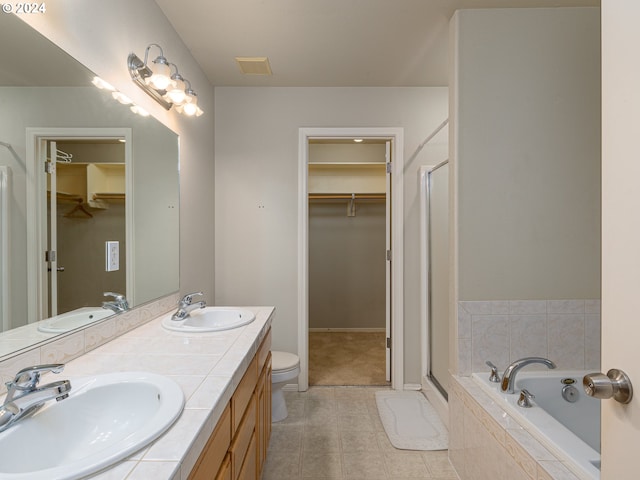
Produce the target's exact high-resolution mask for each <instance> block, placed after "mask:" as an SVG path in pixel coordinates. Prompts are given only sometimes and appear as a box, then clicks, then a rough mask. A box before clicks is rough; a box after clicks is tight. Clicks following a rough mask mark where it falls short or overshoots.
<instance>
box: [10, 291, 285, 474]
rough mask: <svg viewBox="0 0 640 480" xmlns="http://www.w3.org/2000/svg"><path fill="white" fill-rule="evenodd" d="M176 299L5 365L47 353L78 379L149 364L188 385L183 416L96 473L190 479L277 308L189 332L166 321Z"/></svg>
mask: <svg viewBox="0 0 640 480" xmlns="http://www.w3.org/2000/svg"><path fill="white" fill-rule="evenodd" d="M176 300H177V297H175V298H173V299H172V300H171V301H168V300H167V303H166V304H165V303H162V304H160V305H154V306H153V307H150V308H149V309H136V310H132V311H131V312H129V313H127V314H124V315H119V316H117V317H114V318H113V319H111V321H108V322H102V323H100V324H98V325H95V326H93V327H90V328H87V329H85V330H82V331H79V332H76V333H73V334H70V335H67V336H65V337H62V338H60V339H58V340H56V341H55V342H52V343H50V344H47V345H43V346H41V347H38V348H35V349H33V350H31V351H29V352H25V353H22V354H20V355H16V356H15V357H12V358H11V359H7V360H5V361H4V362H2V364H0V372H1V374H2V376H3V380H4V378H9V379H11V378H13V375H14V374H15V372H17V371H18V370H19V369H20V368H23V367H26V366H28V365H35V364H38V363H42V360H44V359H47V361H56V362H62V363H65V364H66V367H65V370H64V372H63V373H62V374H61V375H63V376H64V378H66V379H69V380H71V384H72V385H73V380H74V378H78V377H83V376H87V375H94V374H100V373H108V372H119V371H148V372H152V373H158V374H161V375H166V376H168V377H170V378H172V379H173V380H175V381H176V382H177V383H178V384H179V385H180V386H181V388H182V391H183V392H184V395H185V400H186V404H185V409H184V411H183V412H182V414H181V416H180V418H179V419H178V420H177V421H176V423H175V424H174V425H173V426H172V427H171V428H170V429H169V430H168V431H167V432H165V433H164V434H163V435H162V436H161V437H160V438H159V439H157V440H156V441H155V442H154V443H153V444H151V445H150V446H148V447H146V448H145V449H143V450H141V451H139V452H137V453H136V454H134V455H132V456H131V457H130V458H128V459H126V460H124V461H122V462H120V463H119V464H118V465H115V466H114V467H112V468H110V469H108V470H106V471H104V472H102V473H101V474H98V475H96V476H93V477H92V478H94V479H99V480H124V479H125V478H126V479H127V480H130V479H148V478H154V479H155V480H165V479H166V480H186V479H187V477H188V475H189V473H190V471H191V469H192V467H193V465H194V464H195V462H196V460H197V458H198V456H199V455H200V452H201V451H202V448H203V447H204V446H205V444H206V441H207V439H208V438H209V436H210V435H211V432H212V431H213V429H214V427H215V424H216V423H217V421H218V419H219V418H220V415H221V414H222V411H223V409H224V407H225V405H226V403H227V402H228V401H229V399H230V398H231V395H232V393H233V391H234V389H235V387H236V386H237V384H238V382H239V381H240V379H241V378H242V375H243V374H244V372H245V371H246V369H247V366H248V364H249V362H250V360H251V359H252V358H253V356H254V355H255V353H256V351H257V349H258V346H259V345H260V342H261V341H262V339H263V338H264V336H265V335H266V333H267V331H268V329H269V327H270V326H271V321H272V316H273V311H274V309H273V308H272V307H244V308H249V309H250V310H252V311H253V312H255V314H256V319H255V320H254V321H253V322H252V323H250V324H249V325H246V326H244V327H240V328H237V329H234V330H227V331H223V332H214V333H203V334H199V335H196V336H189V335H187V334H182V333H174V332H168V331H166V330H165V329H163V328H162V326H161V324H160V316H161V315H162V314H164V313H167V312H169V311H170V310H171V309H173V308H174V307H175V304H176ZM167 307H168V308H167ZM47 375H48V376H49V375H50V374H47Z"/></svg>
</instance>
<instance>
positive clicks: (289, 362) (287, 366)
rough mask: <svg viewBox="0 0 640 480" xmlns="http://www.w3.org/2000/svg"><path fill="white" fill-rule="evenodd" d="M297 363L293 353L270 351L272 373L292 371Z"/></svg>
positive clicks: (297, 360)
mask: <svg viewBox="0 0 640 480" xmlns="http://www.w3.org/2000/svg"><path fill="white" fill-rule="evenodd" d="M299 363H300V359H299V358H298V356H297V355H295V354H293V353H289V352H278V351H271V369H272V370H273V371H281V370H292V369H294V368H296V367H297V366H298V364H299Z"/></svg>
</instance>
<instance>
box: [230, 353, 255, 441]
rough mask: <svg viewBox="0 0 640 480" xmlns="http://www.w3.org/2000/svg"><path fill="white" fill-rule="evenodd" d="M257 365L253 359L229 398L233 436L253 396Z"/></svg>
mask: <svg viewBox="0 0 640 480" xmlns="http://www.w3.org/2000/svg"><path fill="white" fill-rule="evenodd" d="M257 365H258V362H257V358H256V357H253V360H251V363H250V364H249V368H247V371H246V372H245V374H244V376H243V377H242V380H240V383H239V384H238V388H236V391H235V392H234V393H233V397H231V425H232V426H233V435H235V432H236V430H237V429H238V426H239V425H240V421H241V420H242V416H243V415H244V412H245V410H246V409H247V405H249V401H250V400H251V395H253V390H254V389H255V388H256V382H257V381H258V367H257Z"/></svg>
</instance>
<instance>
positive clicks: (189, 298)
mask: <svg viewBox="0 0 640 480" xmlns="http://www.w3.org/2000/svg"><path fill="white" fill-rule="evenodd" d="M203 295H204V293H203V292H193V293H187V294H186V295H185V296H184V297H182V300H180V302H179V303H180V304H181V305H191V303H192V302H193V297H195V296H200V297H201V296H203Z"/></svg>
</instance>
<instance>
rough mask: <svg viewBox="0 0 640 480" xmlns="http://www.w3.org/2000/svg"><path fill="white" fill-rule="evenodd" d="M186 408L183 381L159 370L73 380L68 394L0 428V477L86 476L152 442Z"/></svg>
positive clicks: (45, 478) (30, 479)
mask: <svg viewBox="0 0 640 480" xmlns="http://www.w3.org/2000/svg"><path fill="white" fill-rule="evenodd" d="M61 376H62V377H64V374H61ZM49 380H51V378H49ZM183 408H184V394H183V393H182V390H181V388H180V386H178V384H176V383H175V382H174V381H173V380H171V379H169V378H167V377H163V376H161V375H156V374H151V373H136V372H126V373H113V374H106V375H97V376H95V377H89V378H86V379H83V380H81V381H78V380H71V393H70V394H69V397H68V398H67V399H65V400H62V401H60V402H55V401H54V402H49V403H48V404H47V405H46V406H45V407H44V408H43V409H42V410H40V411H39V412H37V413H36V414H35V415H34V416H33V417H31V418H26V419H24V420H21V421H20V422H18V423H17V424H16V425H15V426H13V427H11V428H9V429H7V430H5V431H4V432H2V433H0V452H2V461H1V462H0V478H2V479H6V480H18V479H20V480H26V479H28V480H51V479H53V478H55V479H58V480H61V479H78V478H83V477H85V476H87V475H89V474H92V473H94V472H97V471H100V470H102V469H104V468H106V467H109V466H111V465H113V464H115V463H116V462H118V461H120V460H122V459H124V458H126V457H128V456H129V455H131V454H132V453H134V452H136V451H138V450H140V449H141V448H143V447H145V446H146V445H148V444H149V443H151V442H152V441H153V440H155V439H156V438H158V437H159V436H160V435H161V434H162V433H164V431H165V430H167V429H168V428H169V427H170V426H171V425H172V424H173V422H175V420H176V419H177V418H178V417H179V416H180V414H181V413H182V409H183Z"/></svg>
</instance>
